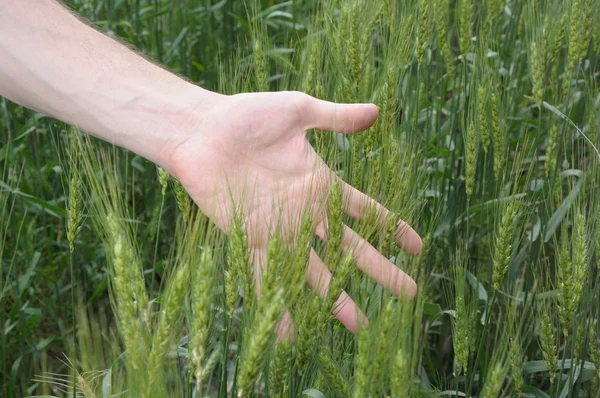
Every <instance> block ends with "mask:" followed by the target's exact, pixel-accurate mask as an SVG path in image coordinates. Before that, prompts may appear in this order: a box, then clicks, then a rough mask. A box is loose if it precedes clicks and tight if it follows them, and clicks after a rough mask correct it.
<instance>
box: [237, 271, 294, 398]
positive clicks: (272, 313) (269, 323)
mask: <svg viewBox="0 0 600 398" xmlns="http://www.w3.org/2000/svg"><path fill="white" fill-rule="evenodd" d="M267 273H268V271H267ZM258 304H259V307H258V311H257V312H256V314H255V318H254V320H253V322H252V327H251V329H250V330H251V333H250V335H249V338H250V340H249V341H248V342H247V344H244V351H243V353H242V355H241V358H240V370H239V373H238V376H237V385H238V397H240V398H241V397H246V396H248V395H249V394H250V391H251V389H252V386H253V384H254V383H255V382H256V380H257V379H258V377H259V374H260V369H261V368H262V363H263V360H264V358H265V355H266V353H267V349H268V347H269V343H270V342H271V340H272V338H273V336H274V330H275V326H276V325H277V321H278V320H279V315H280V313H281V309H282V308H283V292H282V291H281V290H278V291H273V290H271V291H269V292H265V293H264V294H263V295H261V297H260V299H259V301H258Z"/></svg>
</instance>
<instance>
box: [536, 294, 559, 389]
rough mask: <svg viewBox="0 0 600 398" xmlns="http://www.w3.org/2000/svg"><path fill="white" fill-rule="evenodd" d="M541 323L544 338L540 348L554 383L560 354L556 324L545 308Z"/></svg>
mask: <svg viewBox="0 0 600 398" xmlns="http://www.w3.org/2000/svg"><path fill="white" fill-rule="evenodd" d="M541 323H542V325H541V329H542V336H541V338H540V346H541V349H542V357H543V358H544V361H545V362H546V368H547V369H548V373H549V375H550V382H551V383H554V379H555V378H556V372H557V371H558V353H557V349H556V338H555V337H554V324H553V322H552V321H551V319H550V315H549V314H548V310H547V309H546V307H545V306H544V309H543V312H542V319H541Z"/></svg>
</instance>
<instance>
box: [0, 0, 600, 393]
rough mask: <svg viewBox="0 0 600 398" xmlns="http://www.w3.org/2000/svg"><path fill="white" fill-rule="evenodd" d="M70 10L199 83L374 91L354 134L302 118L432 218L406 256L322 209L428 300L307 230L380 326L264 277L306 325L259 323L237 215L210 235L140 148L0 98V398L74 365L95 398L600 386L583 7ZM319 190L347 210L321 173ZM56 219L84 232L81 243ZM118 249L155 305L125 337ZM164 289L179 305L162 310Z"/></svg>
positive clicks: (262, 315)
mask: <svg viewBox="0 0 600 398" xmlns="http://www.w3.org/2000/svg"><path fill="white" fill-rule="evenodd" d="M66 4H67V6H69V7H70V8H72V9H73V10H74V11H75V12H77V13H78V14H80V15H82V16H84V17H85V18H88V19H89V20H90V21H92V22H93V23H94V24H95V25H96V26H97V27H98V29H100V30H102V31H104V32H106V33H107V34H108V35H111V36H113V37H118V38H120V39H121V40H123V41H125V42H127V43H130V44H131V45H132V46H134V47H135V48H137V49H138V50H139V51H141V52H143V53H144V54H146V55H147V56H148V57H149V58H151V59H153V60H156V62H159V63H161V64H163V65H165V66H166V67H167V68H168V69H170V70H172V71H174V72H176V73H179V74H181V75H182V76H185V77H187V78H188V79H190V80H192V81H193V82H195V83H197V84H199V85H201V86H202V87H205V88H208V89H212V90H217V91H220V92H223V93H227V94H233V93H237V92H246V91H266V90H301V91H305V92H308V93H310V94H312V95H314V96H317V97H319V98H324V99H329V100H333V101H338V102H367V101H369V102H374V103H376V104H378V105H379V107H380V117H379V121H378V122H377V123H376V125H375V126H373V127H372V128H371V129H370V130H369V131H368V132H366V133H364V134H362V135H357V136H352V137H347V136H342V135H338V134H323V133H322V132H314V131H311V132H309V133H308V137H309V139H310V142H311V143H312V144H313V145H314V146H315V148H316V149H317V151H318V152H319V154H321V155H322V156H323V158H324V159H325V160H326V161H327V163H328V164H329V165H330V167H331V168H332V169H334V170H335V171H336V172H337V173H338V174H339V175H340V176H341V177H342V178H343V179H344V180H346V181H348V182H350V183H352V184H353V185H354V186H356V187H357V188H359V189H361V190H362V191H364V192H367V193H369V194H370V195H371V196H372V197H374V198H376V199H377V200H379V201H380V202H382V203H384V204H385V205H386V206H387V207H388V208H390V209H391V210H392V211H393V212H394V214H397V215H398V216H400V217H402V218H403V219H405V220H407V221H409V222H410V223H411V225H413V226H414V227H415V229H416V230H417V231H419V233H420V234H421V235H422V236H424V237H425V239H424V240H425V249H424V251H423V253H422V254H421V255H420V256H419V257H417V258H409V257H407V256H404V255H403V254H402V253H401V251H400V250H399V249H397V248H395V247H393V245H390V244H389V240H390V231H389V228H386V227H385V226H384V227H381V226H378V225H377V220H376V219H375V218H376V217H375V218H374V217H372V216H368V217H367V220H366V223H354V222H353V221H352V220H349V219H347V218H346V217H345V216H342V215H341V214H340V215H339V217H340V219H339V222H340V223H341V220H342V218H341V217H343V221H344V222H346V223H348V225H350V226H352V227H353V228H354V229H355V230H357V232H361V234H362V235H363V236H365V237H367V238H368V239H369V241H370V242H371V243H372V244H373V245H374V246H376V247H377V248H378V249H380V250H381V251H382V252H383V253H385V254H386V256H387V257H388V258H390V259H391V260H392V261H393V262H394V263H396V264H397V265H398V266H400V267H402V268H403V269H404V270H405V271H406V272H407V273H409V274H410V275H411V276H412V277H413V278H414V279H415V280H417V282H418V284H419V293H418V295H417V297H416V298H414V299H413V300H410V301H405V300H402V299H400V300H398V299H395V298H393V297H392V296H391V295H390V294H389V293H387V292H385V291H384V290H382V289H381V288H380V287H377V286H376V285H375V284H374V283H373V282H372V281H371V280H370V279H369V278H368V277H365V276H364V275H363V274H361V273H360V272H355V271H354V270H353V269H349V268H348V267H347V264H348V261H347V259H346V258H343V257H342V256H341V255H340V254H339V253H337V252H334V249H332V248H331V246H330V245H329V246H328V245H324V244H323V243H320V242H314V243H315V245H316V247H317V249H318V251H319V253H323V254H324V256H323V257H324V258H329V259H335V260H332V263H328V266H330V267H331V268H332V270H334V278H335V279H336V280H337V281H339V283H338V287H339V286H345V289H346V291H348V293H349V294H350V295H351V296H352V297H353V298H354V299H355V300H356V302H357V304H358V305H359V307H360V308H362V309H363V311H365V313H366V314H367V316H368V317H369V319H370V320H371V326H370V327H369V329H368V330H367V331H364V332H362V333H360V334H359V335H352V334H351V333H349V332H348V331H346V330H344V329H343V327H341V325H340V324H339V323H337V321H335V320H334V319H333V318H332V317H329V316H324V315H323V314H328V313H329V311H330V310H332V308H328V307H327V305H329V306H331V302H330V301H328V300H326V301H325V302H321V301H319V300H316V299H315V298H314V295H312V294H311V293H310V291H308V290H301V291H300V292H297V293H295V295H294V296H293V297H292V296H288V295H286V297H278V296H277V295H276V294H275V293H274V294H273V295H271V296H269V295H265V296H266V297H269V298H270V299H272V300H275V299H278V300H284V301H285V302H286V304H288V303H289V302H290V300H292V299H293V300H292V302H291V303H292V305H288V307H289V308H290V309H291V310H292V316H293V317H294V320H295V323H296V326H297V332H298V335H297V341H296V343H295V344H294V345H292V344H290V343H289V342H277V341H276V339H275V336H274V335H273V334H268V333H267V334H265V335H264V336H262V337H263V340H264V341H263V340H261V341H258V342H256V341H255V340H253V339H252V337H251V336H253V335H256V334H257V331H259V330H268V329H269V327H268V326H270V325H272V324H273V322H271V321H270V320H273V319H275V318H276V316H277V314H276V311H275V310H273V308H274V307H273V306H269V305H268V304H269V303H268V302H267V301H266V300H256V299H255V298H253V297H252V295H245V294H244V292H247V291H248V289H247V288H246V287H245V286H244V276H243V275H241V274H239V275H237V276H236V278H237V279H235V281H236V282H232V281H233V280H234V279H232V276H231V275H232V273H233V272H235V270H236V269H237V268H235V267H232V264H237V263H236V261H241V260H240V259H242V258H244V256H243V254H242V255H241V257H237V260H236V257H232V256H235V255H238V256H240V253H243V250H241V251H240V248H242V249H243V247H244V243H243V242H244V237H243V233H242V231H241V230H239V231H238V232H240V235H239V236H238V239H233V238H232V239H227V238H226V237H225V236H224V235H221V234H220V233H218V232H217V231H214V230H212V228H211V226H210V222H209V221H207V220H206V219H203V218H202V217H201V216H200V215H196V214H195V211H194V209H193V208H192V209H189V208H188V207H189V206H190V203H189V199H188V198H187V196H186V195H185V192H183V191H182V189H181V186H180V185H178V184H177V182H176V181H173V180H170V179H169V178H168V176H166V175H164V174H163V173H161V172H160V171H159V172H157V169H156V166H155V165H153V164H151V163H149V162H147V161H146V160H144V159H142V158H140V157H138V156H136V155H134V154H131V153H126V152H124V151H120V150H116V149H113V148H110V147H108V146H106V145H104V144H102V143H98V142H96V141H95V140H90V141H88V140H87V139H86V138H85V137H83V136H81V135H78V134H74V133H73V132H72V131H71V129H70V127H69V126H65V125H64V124H62V123H60V122H57V121H55V120H52V119H50V118H48V117H46V116H44V115H40V114H37V113H35V112H32V111H30V110H27V109H24V108H22V107H20V106H17V105H15V104H13V103H11V102H9V101H7V100H5V99H0V206H1V207H2V212H0V252H1V257H0V307H1V311H0V325H1V327H2V333H0V395H1V396H5V397H13V396H29V395H52V396H66V395H67V392H68V391H72V387H73V385H74V384H75V385H77V392H78V394H80V395H81V396H85V397H86V398H88V397H90V396H96V395H95V394H98V396H112V395H116V394H118V393H123V392H124V394H125V395H126V396H175V395H185V396H222V397H224V396H236V395H238V396H250V395H254V396H299V395H301V394H303V393H304V394H306V395H309V396H313V397H320V396H348V395H353V396H356V397H363V396H364V397H366V396H441V395H446V396H481V397H492V396H494V397H495V396H519V395H521V394H523V395H524V396H531V397H584V396H587V397H599V396H600V395H599V394H600V392H599V389H598V383H599V380H598V377H599V375H600V370H599V369H600V366H599V365H600V343H599V341H598V327H599V325H598V314H599V311H600V303H599V295H598V294H599V293H598V278H599V276H598V268H597V264H598V257H599V256H598V255H599V254H600V201H599V199H600V196H599V195H598V193H599V191H598V190H599V189H600V188H599V187H600V185H599V180H598V178H599V170H598V158H599V157H600V154H599V153H598V151H597V149H596V148H597V146H598V145H599V144H600V134H599V127H598V120H599V119H600V118H599V116H600V115H599V112H600V90H599V89H598V79H599V75H600V71H599V69H598V61H599V55H600V24H599V23H598V21H599V20H600V5H599V4H598V2H597V1H596V0H544V1H514V0H506V1H504V0H486V1H478V2H472V1H470V0H431V1H427V0H401V1H391V0H390V1H383V0H382V1H374V2H373V1H366V0H351V1H342V0H339V1H335V0H332V1H324V2H316V1H315V2H313V1H305V2H292V1H288V2H275V1H258V0H257V1H255V2H251V3H249V4H245V2H241V1H239V2H238V1H227V0H222V1H220V2H216V1H215V2H210V1H202V2H197V1H187V0H177V1H166V0H160V1H159V0H122V1H117V0H106V1H96V0H89V1H76V0H73V1H67V2H66ZM57 56H60V54H57ZM92 147H93V148H94V149H89V148H92ZM96 149H97V150H96ZM107 165H110V166H107ZM103 187H109V188H103ZM165 187H166V188H165ZM338 199H339V198H338ZM331 202H332V203H333V204H331V203H330V204H329V206H330V212H331V213H330V214H337V213H339V208H338V209H336V208H335V203H336V193H335V192H333V194H332V200H331ZM338 203H339V201H338ZM186 206H188V207H186ZM336 212H337V213H336ZM106 217H108V219H109V220H111V222H110V223H108V224H109V225H107V226H104V227H102V225H101V224H102V222H98V220H99V219H100V220H104V221H106V220H107V218H106ZM68 220H70V222H71V223H73V222H75V223H76V224H81V225H82V227H81V230H80V232H79V233H78V234H75V235H76V240H75V239H73V237H74V234H73V233H72V231H73V230H78V228H75V229H73V225H72V224H71V227H69V228H70V229H69V228H67V224H68ZM105 224H106V223H105ZM235 225H238V224H235ZM69 230H70V231H71V235H69V233H68V231H69ZM121 234H122V235H121ZM69 238H71V243H73V244H74V245H73V246H74V250H73V251H72V253H71V250H70V245H69V243H70V242H69ZM307 239H308V238H307ZM117 242H118V244H117ZM123 242H125V243H123ZM199 246H202V247H205V248H206V247H210V248H211V253H212V254H211V255H210V258H208V257H207V255H200V254H198V253H197V250H196V249H197V248H198V247H199ZM117 247H118V248H119V249H120V248H122V247H125V248H128V249H127V250H130V251H131V252H130V253H128V254H127V253H126V255H129V256H130V257H125V258H126V259H129V260H131V261H130V263H131V264H132V268H134V266H135V267H138V266H139V270H140V275H138V276H136V275H133V276H131V278H133V279H132V281H135V280H137V281H138V282H139V281H141V283H139V284H138V285H136V286H138V288H139V289H140V291H143V292H144V297H146V299H147V300H149V302H150V305H149V306H148V308H149V309H148V310H147V311H148V313H147V314H146V313H145V314H146V315H148V314H149V319H150V320H146V321H144V322H147V324H145V325H146V326H148V331H147V332H145V333H147V335H144V336H141V337H139V341H140V343H139V344H140V346H142V348H140V349H139V352H138V351H132V350H131V348H132V345H131V344H132V343H131V341H132V340H131V338H128V335H127V333H128V329H127V324H126V322H124V320H123V317H124V315H123V314H124V312H122V307H119V297H120V296H119V295H118V294H119V292H118V286H119V284H118V283H119V281H118V275H119V274H118V266H119V255H120V253H121V252H119V251H118V250H117ZM278 250H279V252H278ZM281 250H283V249H281V248H278V246H277V244H273V245H272V252H270V253H271V254H273V255H272V259H273V263H274V264H276V265H274V267H275V268H273V269H277V270H278V271H277V272H275V273H273V275H277V278H279V279H278V281H279V282H282V283H288V282H289V281H288V280H287V279H286V278H287V277H286V275H287V274H286V273H285V272H283V271H281V270H282V269H283V268H281V267H280V268H277V267H278V266H279V265H281V264H280V263H283V262H284V261H283V260H282V259H283V258H287V257H286V256H284V255H283V254H282V253H283V252H282V251H281ZM203 253H205V252H203ZM290 258H294V259H301V258H302V250H295V251H294V252H293V256H292V257H290ZM276 259H279V260H276ZM278 261H279V262H278ZM294 263H298V261H295V260H294ZM299 263H300V264H301V262H299ZM182 264H183V265H182ZM189 264H194V266H190V265H189ZM196 264H199V265H198V266H195V265H196ZM207 264H208V265H210V267H209V266H208V265H207ZM277 264H279V265H277ZM71 265H72V266H71ZM204 265H207V266H206V267H204ZM288 265H289V264H286V266H288ZM186 267H187V268H186ZM177 270H185V272H190V273H191V274H190V275H192V277H191V278H192V279H193V278H196V277H197V278H199V279H193V280H195V281H212V283H211V284H210V286H212V287H213V288H212V290H211V289H209V287H208V286H209V285H204V287H205V289H204V290H201V289H200V290H199V289H198V288H196V289H195V290H194V288H193V287H192V286H188V285H187V284H184V283H182V281H183V280H186V281H187V279H186V278H185V276H186V275H187V274H186V275H184V274H183V273H178V272H177ZM197 270H200V271H197ZM210 270H213V271H214V272H212V271H210ZM237 270H238V271H239V269H237ZM142 271H143V272H142ZM195 272H198V273H195ZM199 272H205V274H200V273H199ZM193 275H196V276H193ZM198 275H199V276H198ZM202 275H204V276H202ZM138 277H139V278H138ZM136 278H137V279H136ZM238 279H239V281H240V286H239V291H238V286H237V280H238ZM132 283H133V282H132ZM232 283H233V284H235V288H234V289H232V288H231V285H232ZM200 285H201V286H203V285H202V284H200ZM177 286H184V287H185V288H184V289H183V290H181V289H180V290H179V291H178V289H177V288H176V287H177ZM194 286H198V284H195V285H194ZM290 290H294V289H290ZM109 291H110V293H109ZM294 291H295V290H294ZM238 293H240V294H239V296H238ZM286 294H287V293H286ZM198 297H200V299H198ZM198 300H200V301H198ZM202 300H205V301H202ZM198 302H203V303H204V304H205V307H203V308H204V310H202V309H199V308H198V305H197V303H198ZM170 303H175V304H173V305H172V307H173V308H181V309H179V310H177V311H175V312H173V313H172V314H171V315H168V314H169V312H168V311H166V312H164V311H163V312H160V311H159V309H162V310H164V309H168V308H171V307H170ZM195 303H196V304H195ZM176 304H178V305H176ZM144 311H146V310H145V309H144ZM198 311H206V313H202V314H204V315H205V316H204V315H203V316H204V317H202V316H199V314H201V312H198ZM162 313H166V314H167V315H161V314H162ZM267 315H269V316H270V318H269V316H267ZM161 316H162V317H166V318H165V319H167V320H169V322H166V321H164V320H163V318H161ZM169 316H171V318H169ZM205 318H206V319H207V320H206V321H205V322H204V321H203V320H204V319H205ZM208 319H210V321H209V320H208ZM261 320H263V323H261V322H260V321H261ZM138 321H139V319H138V320H132V322H138ZM73 322H76V325H75V326H76V330H77V334H76V336H75V337H76V339H75V340H76V342H77V352H75V351H74V350H73V347H74V345H73V338H74V333H73V328H74V325H73ZM202 322H204V323H202ZM165 324H166V325H168V326H167V327H165V326H164V325H165ZM130 326H131V325H130ZM265 326H267V327H265ZM203 328H205V329H203ZM198 330H204V331H207V332H206V336H205V340H203V341H204V344H200V343H198V341H197V337H196V336H199V335H202V334H198V333H195V332H193V331H198ZM163 342H164V344H163ZM190 344H191V345H193V344H200V346H201V351H202V355H201V358H198V357H197V356H196V357H192V356H191V355H188V353H189V352H194V353H197V352H198V351H194V350H197V348H194V349H192V348H193V347H191V346H190ZM144 345H148V347H153V346H154V347H164V350H163V351H160V350H153V349H152V348H148V349H147V351H148V352H145V351H144V348H143V346H144ZM248 347H253V348H254V349H255V350H254V351H252V349H251V348H248ZM257 347H258V348H257ZM161 349H162V348H161ZM125 353H126V354H125ZM144 355H146V356H144ZM152 355H154V356H152ZM156 358H158V360H157V359H156ZM136 360H137V361H139V363H138V364H137V366H136V362H135V361H136ZM152 361H158V362H157V363H160V366H159V367H156V368H154V367H152V366H149V367H147V366H146V364H152V363H154V362H152ZM140 364H144V366H141V365H140ZM73 369H75V370H76V371H77V374H76V376H77V375H78V376H79V377H76V378H75V381H74V382H73V381H72V380H73V379H72V375H73ZM198 369H201V370H202V371H198ZM151 376H152V377H151ZM149 380H152V381H151V382H150V381H149ZM240 386H242V387H243V388H242V387H240ZM244 388H245V390H244ZM92 390H94V391H92ZM240 391H241V392H240Z"/></svg>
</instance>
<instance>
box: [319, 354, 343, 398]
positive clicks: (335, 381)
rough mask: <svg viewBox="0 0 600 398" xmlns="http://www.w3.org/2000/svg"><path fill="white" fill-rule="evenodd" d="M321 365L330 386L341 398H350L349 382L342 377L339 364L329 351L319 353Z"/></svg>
mask: <svg viewBox="0 0 600 398" xmlns="http://www.w3.org/2000/svg"><path fill="white" fill-rule="evenodd" d="M319 364H320V365H321V369H323V374H324V376H325V379H326V380H327V382H328V384H329V386H331V387H332V388H333V390H335V391H336V392H337V393H338V394H339V395H340V396H343V397H347V396H349V395H350V394H349V389H348V382H347V381H346V378H345V377H344V376H343V375H342V371H341V369H340V366H339V364H337V363H336V362H335V360H334V359H333V356H332V355H331V352H330V351H329V350H327V349H325V350H321V352H320V353H319Z"/></svg>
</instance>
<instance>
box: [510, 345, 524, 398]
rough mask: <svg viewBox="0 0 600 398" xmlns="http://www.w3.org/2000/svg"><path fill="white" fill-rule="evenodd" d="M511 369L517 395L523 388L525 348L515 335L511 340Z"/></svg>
mask: <svg viewBox="0 0 600 398" xmlns="http://www.w3.org/2000/svg"><path fill="white" fill-rule="evenodd" d="M509 359H510V370H511V376H512V380H513V384H514V387H515V393H516V395H517V397H520V396H521V392H522V390H523V350H522V348H521V342H520V341H519V339H518V338H517V337H516V336H514V337H513V338H512V340H511V342H510V352H509Z"/></svg>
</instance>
